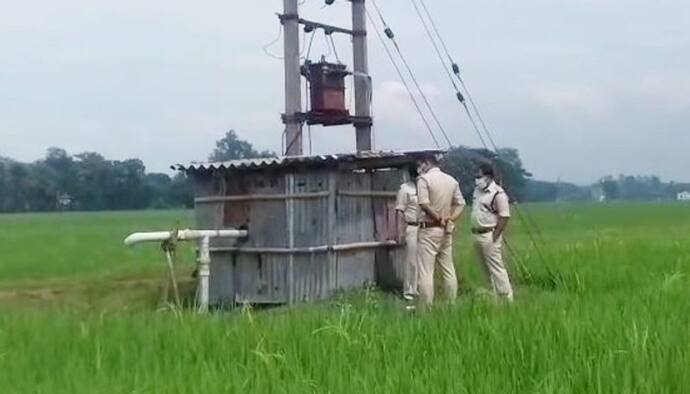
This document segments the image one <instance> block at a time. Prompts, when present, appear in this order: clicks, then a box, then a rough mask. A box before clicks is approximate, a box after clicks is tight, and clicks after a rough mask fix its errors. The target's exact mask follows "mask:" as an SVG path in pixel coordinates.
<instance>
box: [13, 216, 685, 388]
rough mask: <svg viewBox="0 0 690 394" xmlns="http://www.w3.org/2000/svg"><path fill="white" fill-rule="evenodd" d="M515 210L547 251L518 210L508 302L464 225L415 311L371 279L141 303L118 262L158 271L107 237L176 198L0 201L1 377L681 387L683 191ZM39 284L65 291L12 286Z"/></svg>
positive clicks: (158, 220) (58, 384) (205, 384)
mask: <svg viewBox="0 0 690 394" xmlns="http://www.w3.org/2000/svg"><path fill="white" fill-rule="evenodd" d="M529 209H530V211H531V212H532V213H533V215H534V217H535V219H536V221H537V222H539V223H540V225H541V227H542V228H543V237H542V238H543V241H544V243H543V245H544V247H543V249H544V255H545V259H546V261H542V260H541V259H539V258H538V257H537V255H536V254H535V252H534V250H533V249H532V248H531V247H530V245H529V240H528V237H527V236H526V235H525V232H524V229H523V228H521V226H520V223H519V221H515V222H514V223H513V228H512V229H511V230H512V234H511V239H512V244H513V245H514V246H515V248H516V249H518V250H519V251H520V254H521V255H522V260H523V263H524V267H522V268H521V269H519V270H518V269H517V267H516V266H515V265H513V266H512V268H511V271H512V273H513V278H514V280H515V281H516V282H517V294H516V296H517V301H516V303H515V304H514V305H510V306H508V305H497V304H494V303H493V302H491V301H490V300H488V299H487V298H486V297H484V296H482V293H481V292H478V291H477V288H479V287H481V286H483V285H484V282H483V281H482V279H481V277H480V276H479V270H478V269H477V267H476V262H475V261H474V257H473V255H472V253H471V248H470V245H469V237H468V236H467V235H465V234H462V235H461V236H460V237H459V239H458V243H457V248H456V254H457V256H456V257H457V262H458V269H459V271H460V273H461V275H460V276H461V277H462V287H463V290H464V291H463V294H462V296H461V298H460V299H459V300H458V302H457V303H456V304H455V305H439V306H438V307H437V308H435V309H433V310H431V311H429V312H426V313H417V314H409V313H406V312H405V311H404V310H403V309H402V308H401V305H400V304H399V303H398V301H397V300H395V299H394V298H393V297H391V296H390V295H386V294H381V293H379V292H377V291H375V290H374V289H365V290H362V291H360V292H357V293H355V294H347V295H340V296H338V297H336V298H334V299H333V300H331V301H328V302H323V303H319V304H315V305H298V306H295V307H291V308H278V309H272V310H265V311H255V310H251V309H250V308H244V309H243V310H242V311H238V312H233V313H216V314H212V315H206V316H199V315H195V314H193V313H190V312H186V311H177V312H175V311H173V312H170V311H168V312H160V311H155V310H154V308H153V305H155V303H152V302H151V299H150V298H151V297H152V294H154V293H155V292H156V291H157V290H156V289H157V288H156V287H155V286H141V285H140V283H134V284H133V282H131V281H129V282H123V281H122V278H130V279H131V278H137V279H139V280H144V279H150V278H153V277H154V276H155V275H158V274H159V273H160V272H159V271H158V270H159V268H158V267H161V266H162V263H161V262H160V261H161V257H160V255H159V252H158V251H157V250H155V247H143V248H136V249H133V250H128V249H125V248H124V247H122V246H121V238H122V236H123V235H125V233H127V232H128V231H131V230H134V229H159V228H170V227H171V226H174V223H175V222H176V221H177V220H180V221H181V222H183V223H185V222H186V223H188V222H189V221H191V218H190V214H189V213H187V212H149V213H143V214H142V213H107V214H74V215H72V214H68V215H28V216H0V225H2V227H3V228H9V227H8V226H14V227H13V228H15V229H17V230H16V231H15V233H17V234H16V235H14V236H13V237H15V238H13V239H14V242H12V243H8V238H6V237H8V236H7V235H6V234H5V235H2V236H0V256H1V257H0V259H1V260H0V278H2V279H0V286H2V288H4V291H5V293H6V294H7V293H8V292H9V291H15V293H16V294H15V295H16V296H12V297H6V298H5V299H4V300H3V299H2V298H0V388H2V389H0V391H2V392H8V393H24V392H26V393H226V392H227V393H232V392H266V393H274V392H275V393H282V392H285V393H305V392H319V393H350V392H366V393H390V392H395V393H398V392H400V393H420V392H423V393H427V392H431V393H496V392H522V393H592V392H606V393H631V392H635V393H682V392H687V387H690V376H689V375H688V374H687V373H686V372H685V370H686V369H687V366H688V365H690V330H688V327H690V297H689V296H690V290H689V287H688V284H689V280H688V276H687V275H688V274H689V272H688V270H689V269H690V236H689V234H690V207H688V206H687V205H681V204H670V203H669V204H662V203H654V204H610V205H556V204H554V205H541V206H531V207H529ZM54 226H58V227H60V230H59V233H57V232H56V230H55V229H54V228H51V227H54ZM58 235H60V236H58ZM84 237H86V238H84ZM69 239H71V240H69ZM81 239H89V240H91V241H92V243H91V246H90V247H89V248H87V250H80V249H79V248H77V247H76V246H77V245H79V243H78V241H79V240H81ZM27 245H29V246H32V247H30V248H28V249H27V248H25V247H24V246H27ZM49 247H53V250H52V251H47V250H46V249H47V248H49ZM190 254H191V252H189V254H183V256H189V255H190ZM185 260H191V258H189V257H186V258H185ZM142 267H143V268H142ZM42 283H43V284H49V285H50V286H54V285H55V283H58V284H59V285H60V286H62V288H63V293H60V294H58V295H56V297H55V298H54V299H52V300H51V301H50V302H46V300H45V299H41V298H40V297H38V299H30V298H31V297H21V291H24V289H26V288H33V289H36V288H40V284H42ZM123 283H126V285H125V284H123ZM70 287H72V288H76V289H78V290H76V291H69V290H64V289H65V288H67V289H69V288H70ZM83 298H91V299H92V300H91V301H89V302H84V301H83V300H82V299H83Z"/></svg>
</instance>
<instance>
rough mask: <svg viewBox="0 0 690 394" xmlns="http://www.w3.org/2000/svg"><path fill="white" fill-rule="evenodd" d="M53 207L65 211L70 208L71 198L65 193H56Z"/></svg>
mask: <svg viewBox="0 0 690 394" xmlns="http://www.w3.org/2000/svg"><path fill="white" fill-rule="evenodd" d="M55 205H56V207H57V209H58V210H67V209H69V208H70V207H71V206H72V196H70V195H69V194H67V193H58V194H57V195H56V196H55Z"/></svg>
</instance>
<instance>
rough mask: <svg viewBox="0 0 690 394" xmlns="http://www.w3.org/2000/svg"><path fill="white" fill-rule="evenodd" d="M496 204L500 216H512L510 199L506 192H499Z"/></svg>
mask: <svg viewBox="0 0 690 394" xmlns="http://www.w3.org/2000/svg"><path fill="white" fill-rule="evenodd" d="M495 204H496V213H497V214H498V216H499V217H502V218H509V217H510V201H508V195H507V194H506V193H505V192H501V193H498V195H497V196H496V201H495Z"/></svg>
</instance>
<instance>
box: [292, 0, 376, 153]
mask: <svg viewBox="0 0 690 394" xmlns="http://www.w3.org/2000/svg"><path fill="white" fill-rule="evenodd" d="M351 1H352V30H353V35H352V50H353V63H354V64H353V71H354V76H353V78H354V82H355V83H354V86H355V117H356V118H357V120H356V121H355V129H356V132H357V152H361V151H370V150H371V148H372V146H371V94H372V92H371V90H372V88H371V81H370V79H369V59H368V56H367V14H366V4H365V0H351ZM298 56H299V55H298Z"/></svg>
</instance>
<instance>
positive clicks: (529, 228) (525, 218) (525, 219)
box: [374, 0, 545, 263]
mask: <svg viewBox="0 0 690 394" xmlns="http://www.w3.org/2000/svg"><path fill="white" fill-rule="evenodd" d="M411 1H412V4H413V6H414V8H415V11H416V13H417V16H418V17H419V19H420V21H421V23H422V25H423V27H424V29H425V31H426V33H427V36H428V37H429V39H430V40H431V42H432V44H433V47H434V50H435V51H436V54H437V55H438V57H439V60H441V63H442V65H443V69H444V71H445V72H446V73H447V74H448V76H449V77H450V79H451V83H452V85H453V87H454V88H455V90H456V93H457V97H458V100H460V102H461V103H462V105H463V107H464V109H465V112H466V113H467V116H468V118H469V119H470V122H471V123H472V127H473V129H474V130H475V132H476V133H477V136H479V139H480V141H481V142H482V145H483V146H484V148H485V149H486V150H491V149H489V147H488V145H487V144H486V141H485V140H484V138H483V137H482V132H481V131H480V129H479V127H478V126H477V122H476V121H475V119H474V116H472V111H470V110H469V108H468V107H467V104H466V102H465V100H464V97H463V96H462V93H461V92H460V91H459V89H458V85H457V84H456V83H455V81H453V78H452V76H451V74H450V72H449V71H448V68H447V66H446V64H445V61H444V60H443V55H442V54H441V50H440V49H439V47H438V45H437V43H436V40H435V39H434V36H433V35H432V34H431V31H430V30H429V27H428V25H427V23H426V21H425V20H424V17H423V16H422V13H421V12H420V9H419V7H418V6H417V3H416V2H415V0H411ZM418 1H419V3H420V4H421V6H422V8H423V10H424V13H425V14H426V16H427V19H428V20H429V22H430V24H431V27H432V29H433V31H434V33H435V34H436V38H437V39H438V41H439V42H440V43H441V46H442V47H443V50H444V51H445V54H446V57H447V58H448V60H449V61H450V64H451V66H450V67H451V69H452V71H453V74H455V76H456V78H457V79H458V81H459V82H460V86H462V89H463V90H464V92H465V94H466V95H467V98H468V100H469V102H470V106H471V107H472V110H473V111H474V113H475V114H476V117H477V119H478V120H479V123H480V124H481V126H482V131H483V132H484V134H486V136H487V138H488V140H489V142H490V144H491V146H492V148H493V150H494V152H495V154H496V155H497V157H498V158H499V159H500V158H501V152H500V150H499V148H498V146H497V144H496V142H495V141H494V139H493V136H492V133H491V132H490V131H489V128H488V127H487V126H486V122H485V121H484V118H483V117H482V115H481V112H480V111H479V108H478V106H477V105H476V103H475V101H474V99H473V97H472V94H471V93H470V90H469V89H468V87H467V84H466V83H465V81H464V79H463V78H462V76H461V74H460V67H459V66H458V64H457V63H456V62H455V61H454V60H453V57H452V56H451V54H450V50H449V49H448V46H447V45H446V42H445V40H444V39H443V36H442V35H441V33H440V31H439V29H438V26H437V24H436V22H435V21H434V18H433V16H432V15H431V12H430V11H429V8H428V7H427V5H426V2H425V0H418ZM374 5H375V4H374ZM513 201H515V210H516V212H517V214H518V215H517V216H518V218H519V220H520V221H521V222H522V224H523V226H524V227H525V231H526V233H527V235H528V236H529V238H530V241H531V242H532V244H533V245H534V248H535V250H536V251H537V254H538V255H539V257H540V258H541V259H542V262H543V263H545V259H544V256H543V254H542V251H541V248H539V247H538V244H537V242H536V240H535V238H534V235H533V233H535V234H537V236H538V238H539V241H541V242H542V243H544V240H543V237H542V235H541V230H540V229H539V226H538V225H537V224H536V222H535V221H534V219H533V218H532V216H531V214H530V213H529V211H527V209H525V214H522V212H521V209H520V208H519V204H518V200H517V198H516V197H515V196H513Z"/></svg>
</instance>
